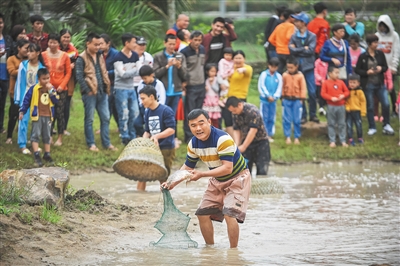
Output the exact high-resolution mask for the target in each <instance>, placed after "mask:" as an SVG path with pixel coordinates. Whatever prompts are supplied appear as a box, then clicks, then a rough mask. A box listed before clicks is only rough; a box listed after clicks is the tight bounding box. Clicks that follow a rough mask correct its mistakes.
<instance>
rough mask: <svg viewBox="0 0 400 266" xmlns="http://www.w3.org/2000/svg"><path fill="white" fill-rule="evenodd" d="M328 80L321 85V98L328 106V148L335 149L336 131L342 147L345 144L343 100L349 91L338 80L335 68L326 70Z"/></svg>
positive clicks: (341, 81)
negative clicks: (336, 128)
mask: <svg viewBox="0 0 400 266" xmlns="http://www.w3.org/2000/svg"><path fill="white" fill-rule="evenodd" d="M328 76H329V79H328V80H326V81H325V82H324V83H323V84H322V89H321V96H322V98H324V99H325V100H326V102H327V104H328V135H329V141H330V144H329V146H330V147H331V148H334V147H336V130H335V127H336V125H337V127H338V134H339V139H340V142H341V143H342V146H343V147H348V145H347V144H346V109H345V103H346V101H345V99H346V98H347V97H348V96H349V90H348V89H347V87H346V84H345V83H344V82H343V80H341V79H339V69H338V68H337V67H335V66H330V67H329V68H328Z"/></svg>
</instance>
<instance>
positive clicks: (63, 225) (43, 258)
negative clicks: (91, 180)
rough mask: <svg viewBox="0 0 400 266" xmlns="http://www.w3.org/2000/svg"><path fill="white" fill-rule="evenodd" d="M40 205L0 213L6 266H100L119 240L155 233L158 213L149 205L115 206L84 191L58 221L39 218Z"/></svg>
mask: <svg viewBox="0 0 400 266" xmlns="http://www.w3.org/2000/svg"><path fill="white" fill-rule="evenodd" d="M42 208H43V207H41V206H28V205H22V206H21V208H20V212H19V213H12V214H10V215H9V216H6V215H0V262H1V263H0V264H1V265H2V266H6V265H79V264H80V263H81V262H82V261H84V262H85V264H92V265H96V264H98V263H99V262H101V261H104V260H106V259H110V257H109V255H106V254H107V253H108V252H112V251H115V250H118V249H121V248H122V249H123V241H122V242H118V241H116V240H118V239H121V240H123V239H134V238H138V235H140V234H145V233H146V232H147V231H149V230H151V231H153V232H154V230H153V225H154V223H155V222H156V221H157V219H158V218H159V216H160V213H159V210H157V209H156V208H154V206H151V205H150V204H146V203H143V205H142V206H137V207H130V206H126V205H116V204H112V203H110V202H109V201H107V200H106V199H104V198H102V197H101V196H99V195H98V194H97V193H96V192H94V191H84V190H80V191H78V192H77V193H76V194H75V195H74V196H70V195H69V196H68V197H67V199H66V205H65V210H63V211H62V212H61V215H62V219H61V221H60V222H59V223H58V224H51V223H48V222H46V221H44V220H43V219H40V218H39V217H40V214H41V213H42ZM30 215H32V216H31V217H29V216H30ZM149 217H153V218H154V219H153V220H151V221H150V220H148V219H149ZM117 243H118V246H117Z"/></svg>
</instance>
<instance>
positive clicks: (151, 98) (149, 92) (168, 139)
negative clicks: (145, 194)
mask: <svg viewBox="0 0 400 266" xmlns="http://www.w3.org/2000/svg"><path fill="white" fill-rule="evenodd" d="M139 97H140V99H141V100H142V103H143V106H144V108H146V112H145V119H144V121H145V132H144V134H143V137H144V138H149V139H151V140H152V141H154V143H155V144H156V145H158V146H159V147H160V150H161V153H162V155H163V158H164V164H165V167H166V168H167V171H168V175H169V174H170V172H171V167H172V162H173V161H174V158H175V140H174V135H175V130H176V122H175V113H174V111H172V109H171V107H169V106H167V105H164V104H160V103H159V102H158V100H157V98H158V97H157V91H156V89H155V88H154V87H153V86H151V85H146V86H144V88H143V89H141V90H140V92H139ZM167 177H168V176H166V177H165V179H164V180H160V183H163V182H164V181H166V180H167ZM137 189H138V190H142V191H144V190H145V189H146V182H138V184H137Z"/></svg>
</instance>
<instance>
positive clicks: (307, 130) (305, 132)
mask: <svg viewBox="0 0 400 266" xmlns="http://www.w3.org/2000/svg"><path fill="white" fill-rule="evenodd" d="M301 136H302V137H309V138H317V137H319V136H328V123H327V122H319V123H314V122H310V121H308V122H307V123H305V124H303V125H301Z"/></svg>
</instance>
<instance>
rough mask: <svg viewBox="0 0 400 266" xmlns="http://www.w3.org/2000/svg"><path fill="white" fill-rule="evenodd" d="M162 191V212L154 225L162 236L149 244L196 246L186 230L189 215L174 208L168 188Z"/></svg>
mask: <svg viewBox="0 0 400 266" xmlns="http://www.w3.org/2000/svg"><path fill="white" fill-rule="evenodd" d="M162 193H163V198H164V212H163V214H162V216H161V219H160V220H158V222H157V223H156V225H155V226H154V227H155V228H157V229H158V230H159V231H160V232H161V233H162V234H163V236H162V237H161V238H160V240H158V242H151V243H150V245H151V246H155V247H163V248H197V246H198V245H197V242H195V241H193V240H192V239H191V238H190V236H189V235H188V234H187V232H186V230H187V227H188V224H189V221H190V217H189V216H187V215H186V214H184V213H182V212H181V211H180V210H178V209H177V208H176V206H175V204H174V201H173V200H172V197H171V193H170V192H169V190H167V189H163V190H162Z"/></svg>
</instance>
